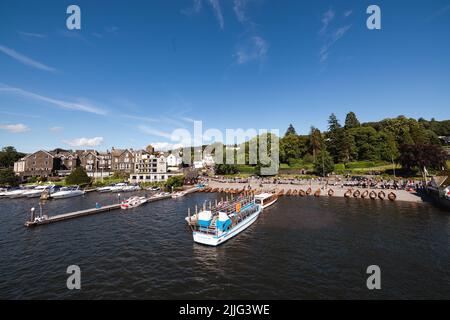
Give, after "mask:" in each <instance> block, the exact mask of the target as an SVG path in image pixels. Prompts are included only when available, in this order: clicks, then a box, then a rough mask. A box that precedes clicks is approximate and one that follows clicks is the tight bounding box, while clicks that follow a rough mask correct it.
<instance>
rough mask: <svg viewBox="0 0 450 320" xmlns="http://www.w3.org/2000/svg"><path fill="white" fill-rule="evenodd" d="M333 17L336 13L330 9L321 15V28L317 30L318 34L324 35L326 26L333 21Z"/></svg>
mask: <svg viewBox="0 0 450 320" xmlns="http://www.w3.org/2000/svg"><path fill="white" fill-rule="evenodd" d="M335 15H336V13H335V12H334V11H333V9H331V8H330V9H328V10H327V11H325V12H324V13H323V14H322V19H321V21H322V28H321V29H320V30H319V34H324V33H325V31H326V30H327V28H328V25H329V24H330V23H331V21H333V19H334V16H335Z"/></svg>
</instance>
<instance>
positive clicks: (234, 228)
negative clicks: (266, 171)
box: [186, 196, 262, 246]
mask: <svg viewBox="0 0 450 320" xmlns="http://www.w3.org/2000/svg"><path fill="white" fill-rule="evenodd" d="M261 209H262V207H261V205H259V204H256V203H255V198H254V197H252V196H241V197H239V198H237V199H234V200H232V201H229V202H223V203H220V204H218V205H217V206H215V207H211V208H210V209H209V210H205V209H204V210H202V211H200V212H199V213H198V214H195V215H194V216H190V215H189V216H188V217H187V218H186V221H187V222H188V224H189V226H190V227H191V229H192V236H193V238H194V241H195V242H197V243H201V244H205V245H209V246H218V245H220V244H222V243H224V242H225V241H227V240H229V239H231V238H232V237H234V236H236V235H238V234H239V233H241V232H242V231H244V230H245V229H247V228H248V227H249V226H251V225H252V224H253V223H254V222H255V221H256V219H258V216H259V214H260V213H261Z"/></svg>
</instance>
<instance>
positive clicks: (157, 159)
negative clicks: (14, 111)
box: [14, 148, 182, 183]
mask: <svg viewBox="0 0 450 320" xmlns="http://www.w3.org/2000/svg"><path fill="white" fill-rule="evenodd" d="M76 167H82V168H83V169H84V170H85V171H86V173H87V174H88V175H89V176H90V177H94V178H103V177H108V176H111V175H112V174H113V173H114V172H121V173H126V174H129V175H130V181H131V182H133V183H139V182H155V181H165V180H167V179H168V178H169V177H170V176H172V175H176V174H179V173H180V170H181V167H182V159H181V157H180V156H179V155H176V154H171V153H164V152H152V153H149V152H147V151H146V150H133V149H115V148H112V149H111V151H106V152H99V151H96V150H75V151H72V150H64V149H55V150H51V151H46V150H39V151H36V152H34V153H31V154H28V155H26V156H25V157H23V158H22V159H20V160H19V161H17V162H16V163H15V164H14V172H15V173H16V175H18V176H20V177H21V178H22V180H23V181H25V180H27V179H28V178H30V177H43V178H50V177H64V176H67V175H69V174H70V172H71V171H72V170H74V169H75V168H76Z"/></svg>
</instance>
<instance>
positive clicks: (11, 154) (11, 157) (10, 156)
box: [0, 146, 25, 168]
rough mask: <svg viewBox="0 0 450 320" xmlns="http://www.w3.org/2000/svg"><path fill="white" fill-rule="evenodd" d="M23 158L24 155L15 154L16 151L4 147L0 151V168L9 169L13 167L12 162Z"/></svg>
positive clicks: (10, 147)
mask: <svg viewBox="0 0 450 320" xmlns="http://www.w3.org/2000/svg"><path fill="white" fill-rule="evenodd" d="M24 156H25V154H24V153H21V152H17V150H16V149H15V148H14V147H12V146H8V147H4V148H2V150H1V151H0V168H2V167H3V168H10V167H13V166H14V162H16V161H17V160H19V159H20V158H23V157H24Z"/></svg>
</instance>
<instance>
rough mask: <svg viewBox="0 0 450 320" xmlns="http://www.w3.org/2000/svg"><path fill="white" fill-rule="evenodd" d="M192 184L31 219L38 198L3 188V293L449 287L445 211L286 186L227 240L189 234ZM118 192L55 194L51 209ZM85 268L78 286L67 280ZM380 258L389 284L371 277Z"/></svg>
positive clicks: (128, 294)
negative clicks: (124, 206) (183, 191)
mask: <svg viewBox="0 0 450 320" xmlns="http://www.w3.org/2000/svg"><path fill="white" fill-rule="evenodd" d="M220 196H221V195H218V194H217V195H216V194H202V193H200V194H193V195H189V196H186V197H184V198H180V199H168V200H163V201H159V202H155V203H150V204H147V205H145V206H142V207H139V208H136V209H134V210H129V211H126V212H124V211H121V210H116V211H112V212H109V213H102V214H97V215H93V216H88V217H83V218H79V219H74V220H69V221H65V222H59V223H54V224H51V225H47V226H40V227H36V228H30V229H28V228H26V227H24V225H23V223H24V222H25V220H26V219H27V217H28V215H29V210H30V208H31V207H32V206H37V202H38V200H32V199H14V200H10V199H0V298H4V299H5V298H6V299H13V298H19V299H34V298H42V299H102V298H113V299H116V298H126V299H130V298H139V299H184V298H190V299H211V298H213V299H231V298H233V299H239V298H246V299H318V298H319V299H331V298H337V299H345V298H357V299H358V298H363V299H367V298H369V299H370V298H389V299H391V298H400V299H405V298H441V299H442V298H444V299H445V298H446V299H449V298H450V253H449V252H450V251H449V245H450V215H449V214H448V213H447V212H444V211H441V210H440V209H438V208H435V207H433V206H431V205H429V204H412V203H401V202H395V203H392V202H388V201H385V202H382V201H370V200H361V199H343V198H326V197H321V198H320V199H317V198H300V197H284V198H282V199H280V200H279V201H278V202H277V203H276V205H274V206H273V207H271V208H270V209H267V210H266V211H265V212H263V213H262V215H261V216H260V218H259V219H258V220H257V221H256V222H255V223H254V224H253V225H252V226H251V227H250V228H249V229H247V230H246V231H244V232H243V233H241V234H240V235H238V236H237V237H235V238H233V239H232V240H230V241H228V242H227V243H225V244H224V245H222V246H220V247H217V248H211V247H205V246H202V245H198V244H194V243H193V241H192V235H191V233H190V231H189V229H188V228H187V226H186V224H185V222H184V217H185V216H186V212H187V207H193V206H194V205H195V204H201V203H202V202H204V201H205V200H207V201H209V200H214V199H215V198H216V197H220ZM115 201H117V196H116V195H113V194H97V193H91V194H88V195H86V196H85V197H78V198H72V199H65V200H54V201H50V202H48V203H47V204H46V205H45V206H44V211H45V212H46V213H48V214H50V215H53V214H58V213H64V212H68V211H74V210H80V209H86V208H91V207H94V206H95V203H96V202H99V203H101V204H104V205H106V204H110V203H113V202H115ZM72 264H76V265H79V266H80V268H81V282H82V289H81V290H80V291H75V290H74V291H70V290H68V289H67V288H66V279H67V276H68V275H67V274H66V268H67V266H69V265H72ZM372 264H376V265H379V266H380V267H381V272H382V279H381V281H382V289H381V290H379V291H369V290H368V289H367V288H366V278H367V276H368V275H367V274H366V268H367V266H369V265H372Z"/></svg>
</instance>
